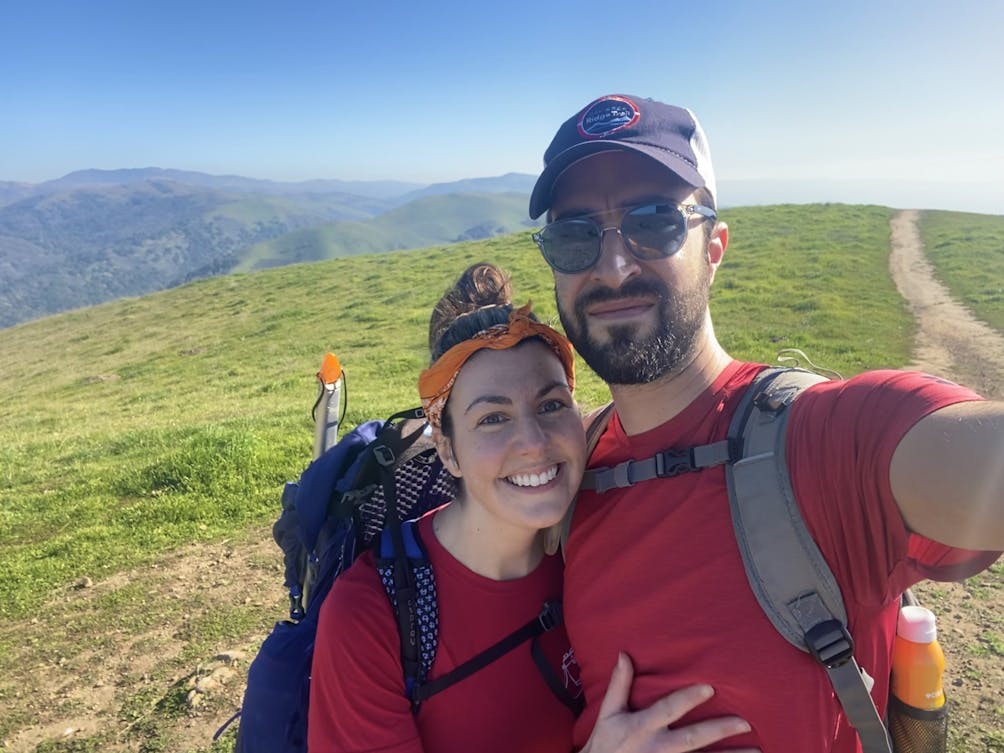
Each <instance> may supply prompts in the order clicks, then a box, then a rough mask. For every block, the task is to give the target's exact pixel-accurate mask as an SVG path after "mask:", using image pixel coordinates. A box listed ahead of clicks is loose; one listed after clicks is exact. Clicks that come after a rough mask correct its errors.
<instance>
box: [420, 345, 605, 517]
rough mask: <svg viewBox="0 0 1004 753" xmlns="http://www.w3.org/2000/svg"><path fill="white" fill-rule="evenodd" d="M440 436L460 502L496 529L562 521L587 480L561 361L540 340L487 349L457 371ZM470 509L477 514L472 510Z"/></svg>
mask: <svg viewBox="0 0 1004 753" xmlns="http://www.w3.org/2000/svg"><path fill="white" fill-rule="evenodd" d="M446 410H447V411H449V416H450V419H451V423H452V435H453V436H452V437H451V438H446V437H440V440H439V445H438V446H439V450H440V455H441V456H442V457H443V459H444V462H445V463H446V465H447V468H448V469H449V470H450V472H451V473H453V475H455V476H457V477H459V478H461V479H462V480H463V484H462V488H463V491H462V493H461V497H462V500H463V503H464V504H465V505H468V506H470V507H472V508H478V510H477V512H478V515H479V516H481V515H483V516H484V518H485V521H486V524H487V525H494V526H496V527H497V529H503V530H504V529H508V530H512V529H516V528H519V529H532V530H538V529H542V528H547V527H548V526H550V525H553V524H554V523H556V522H558V521H559V520H561V517H562V516H563V515H564V514H565V510H566V509H567V508H568V505H569V503H570V502H571V500H572V497H573V496H574V495H575V492H576V490H577V489H578V486H579V482H580V481H581V480H582V472H583V470H584V468H585V462H586V440H585V433H584V431H583V429H582V420H581V418H580V417H579V412H578V410H577V408H576V407H575V404H574V402H573V400H572V395H571V392H570V391H569V389H568V381H567V379H566V377H565V372H564V369H562V367H561V363H560V362H559V361H558V358H557V357H556V356H555V355H554V353H553V352H552V351H551V349H550V348H549V347H548V346H547V345H545V344H544V343H543V342H541V341H539V340H527V341H525V342H523V343H521V344H519V345H518V346H516V347H514V348H509V349H507V350H490V349H487V348H486V349H484V350H480V351H478V352H477V353H475V354H474V355H473V356H472V357H471V358H470V359H469V360H468V361H467V363H466V364H464V366H463V368H462V369H461V370H460V373H459V375H458V376H457V380H456V382H455V383H454V385H453V390H452V391H451V393H450V399H449V402H448V403H447V405H446ZM470 512H474V510H471V511H470Z"/></svg>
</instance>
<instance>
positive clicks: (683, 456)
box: [654, 447, 697, 478]
mask: <svg viewBox="0 0 1004 753" xmlns="http://www.w3.org/2000/svg"><path fill="white" fill-rule="evenodd" d="M654 459H655V475H656V477H657V478H670V477H672V476H679V475H680V474H681V473H690V472H691V471H696V470H697V465H696V464H695V463H694V448H692V447H691V448H690V449H687V450H676V451H674V450H663V451H662V452H657V453H656V454H655V458H654Z"/></svg>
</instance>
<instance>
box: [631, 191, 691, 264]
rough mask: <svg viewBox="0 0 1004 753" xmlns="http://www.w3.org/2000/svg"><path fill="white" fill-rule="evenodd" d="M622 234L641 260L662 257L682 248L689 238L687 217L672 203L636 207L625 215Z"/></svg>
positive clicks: (633, 252) (632, 251)
mask: <svg viewBox="0 0 1004 753" xmlns="http://www.w3.org/2000/svg"><path fill="white" fill-rule="evenodd" d="M621 234H622V235H623V236H624V239H625V240H626V241H627V243H628V246H629V247H630V249H631V253H632V254H634V255H635V256H637V257H638V258H639V259H663V258H665V257H667V256H672V255H673V254H675V253H676V252H677V251H679V250H680V246H682V245H683V241H684V239H685V238H686V237H687V219H686V217H684V216H683V212H681V211H680V210H679V209H677V208H676V207H674V206H671V205H669V204H650V205H648V206H643V207H636V208H635V209H632V210H631V211H630V212H628V213H627V214H625V215H624V219H623V220H622V221H621Z"/></svg>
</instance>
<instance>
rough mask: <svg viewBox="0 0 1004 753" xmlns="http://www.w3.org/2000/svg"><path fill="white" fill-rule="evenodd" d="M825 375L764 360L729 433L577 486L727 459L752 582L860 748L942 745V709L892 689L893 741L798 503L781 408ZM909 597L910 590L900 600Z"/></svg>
mask: <svg viewBox="0 0 1004 753" xmlns="http://www.w3.org/2000/svg"><path fill="white" fill-rule="evenodd" d="M826 378H827V377H824V376H821V375H819V374H817V373H815V372H812V371H806V370H805V369H799V368H768V369H764V370H763V371H761V372H760V373H759V374H758V375H757V376H756V378H755V379H754V381H753V383H752V385H751V386H750V387H749V389H747V391H746V394H745V395H744V396H743V398H742V400H741V402H740V404H739V407H738V409H737V410H736V413H735V416H734V417H733V419H732V423H731V425H730V426H729V431H728V436H727V438H726V439H724V440H721V441H719V442H713V443H711V444H708V445H702V446H700V447H691V448H687V449H685V450H682V451H679V450H666V451H663V452H660V453H657V454H656V455H654V456H653V457H650V458H646V459H644V460H629V461H625V462H623V463H619V464H618V465H616V466H614V467H611V468H596V469H592V470H589V471H587V472H586V476H585V478H584V479H583V483H582V488H584V489H593V490H595V491H596V492H597V493H603V492H605V491H607V490H608V489H613V488H618V487H627V486H632V485H634V484H637V483H639V482H641V481H646V480H649V479H654V478H666V477H670V476H675V475H678V474H680V473H686V472H689V471H693V470H698V469H701V468H708V467H712V466H716V465H723V464H724V465H725V472H726V479H727V482H728V490H729V503H730V506H731V509H732V523H733V528H734V529H735V534H736V540H737V541H738V544H739V550H740V552H741V554H742V558H743V563H744V564H745V567H746V576H747V578H748V579H749V582H750V587H751V588H752V589H753V593H754V594H755V595H756V598H757V601H759V603H760V606H761V608H762V609H763V610H764V612H765V613H766V615H767V616H768V618H770V621H771V622H772V623H773V624H774V627H775V628H776V629H777V631H778V632H779V633H781V635H782V636H784V638H785V639H786V640H787V641H788V642H789V643H791V644H792V645H793V646H795V647H796V648H798V649H799V650H801V651H805V652H807V653H809V654H811V655H812V656H813V658H815V660H816V661H817V662H818V663H819V664H820V666H821V667H822V668H823V669H824V670H825V672H826V674H827V676H828V677H829V678H830V682H831V683H832V684H833V688H834V691H835V692H836V695H837V697H838V698H839V700H840V703H841V705H842V706H843V708H844V712H845V713H846V715H847V719H848V721H849V722H850V724H851V725H852V726H853V727H854V728H855V729H856V730H857V733H858V736H859V737H860V739H861V746H862V749H863V751H864V753H891V751H893V750H895V751H896V752H897V753H944V751H945V750H946V748H947V727H948V723H947V709H946V708H945V707H943V708H942V709H939V710H938V711H936V712H925V711H921V710H919V709H912V708H910V707H904V706H903V705H902V704H901V703H898V702H897V699H896V698H895V696H892V695H891V694H890V698H889V708H890V711H889V729H890V731H891V733H892V739H893V740H894V741H895V746H893V743H892V742H890V736H889V734H888V733H887V731H886V726H885V725H884V724H883V722H882V719H881V718H880V717H879V714H878V710H877V709H876V708H875V704H874V702H873V701H872V698H871V695H870V693H869V691H868V685H867V684H866V683H867V681H866V680H865V678H864V676H863V675H862V672H861V669H860V668H859V666H858V664H857V662H856V661H855V659H854V642H853V640H852V638H851V635H850V633H849V632H848V630H847V613H846V610H845V608H844V602H843V598H842V597H841V594H840V587H839V586H838V585H837V582H836V579H835V578H834V577H833V573H832V572H831V571H830V568H829V566H828V565H827V564H826V561H825V560H824V559H823V556H822V554H821V553H820V552H819V549H818V547H817V546H816V544H815V542H814V541H813V540H812V536H811V535H810V534H809V531H808V528H806V525H805V522H804V521H803V520H802V515H801V513H800V512H799V509H798V505H797V503H796V502H795V496H794V492H793V491H792V488H791V480H790V478H789V475H788V467H787V463H786V461H785V426H786V424H787V420H788V411H787V410H786V409H787V407H788V406H789V405H790V404H791V403H792V401H793V400H794V399H795V398H796V397H797V396H798V394H799V393H800V392H801V391H802V390H803V389H805V388H806V387H809V386H810V385H813V384H816V383H818V382H821V381H824V380H825V379H826ZM612 407H613V406H612V404H608V405H607V406H605V407H604V408H603V409H601V410H599V411H597V412H595V413H594V414H592V416H591V417H590V418H591V420H588V429H587V437H588V438H589V447H590V451H591V450H592V448H593V447H594V446H595V444H596V442H597V441H598V439H599V436H600V434H602V433H603V428H604V427H605V426H606V423H607V420H608V419H609V415H610V412H611V409H612ZM570 517H571V516H570V515H569V516H568V518H566V520H567V519H570ZM564 537H567V528H566V531H565V532H564ZM912 602H913V595H912V594H911V593H910V592H909V591H908V592H907V593H906V594H904V603H912Z"/></svg>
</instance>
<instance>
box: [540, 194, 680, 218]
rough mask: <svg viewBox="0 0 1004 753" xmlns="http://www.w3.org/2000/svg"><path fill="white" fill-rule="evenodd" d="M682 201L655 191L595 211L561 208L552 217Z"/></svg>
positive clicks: (600, 212) (586, 215)
mask: <svg viewBox="0 0 1004 753" xmlns="http://www.w3.org/2000/svg"><path fill="white" fill-rule="evenodd" d="M682 201H683V200H682V199H676V198H672V197H670V196H668V195H666V194H656V193H653V194H643V195H642V196H639V197H636V198H635V199H632V200H631V201H625V202H624V203H622V204H620V205H619V206H617V207H613V208H611V209H601V210H599V211H597V210H595V209H591V208H588V207H569V208H568V209H564V210H562V211H561V213H560V214H558V213H555V214H554V217H553V219H554V220H563V219H566V218H567V219H574V218H576V217H588V216H592V215H596V214H604V213H606V212H608V211H614V210H616V209H630V208H631V207H643V206H646V205H647V204H671V205H672V206H676V205H677V204H680V203H681V202H682Z"/></svg>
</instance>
